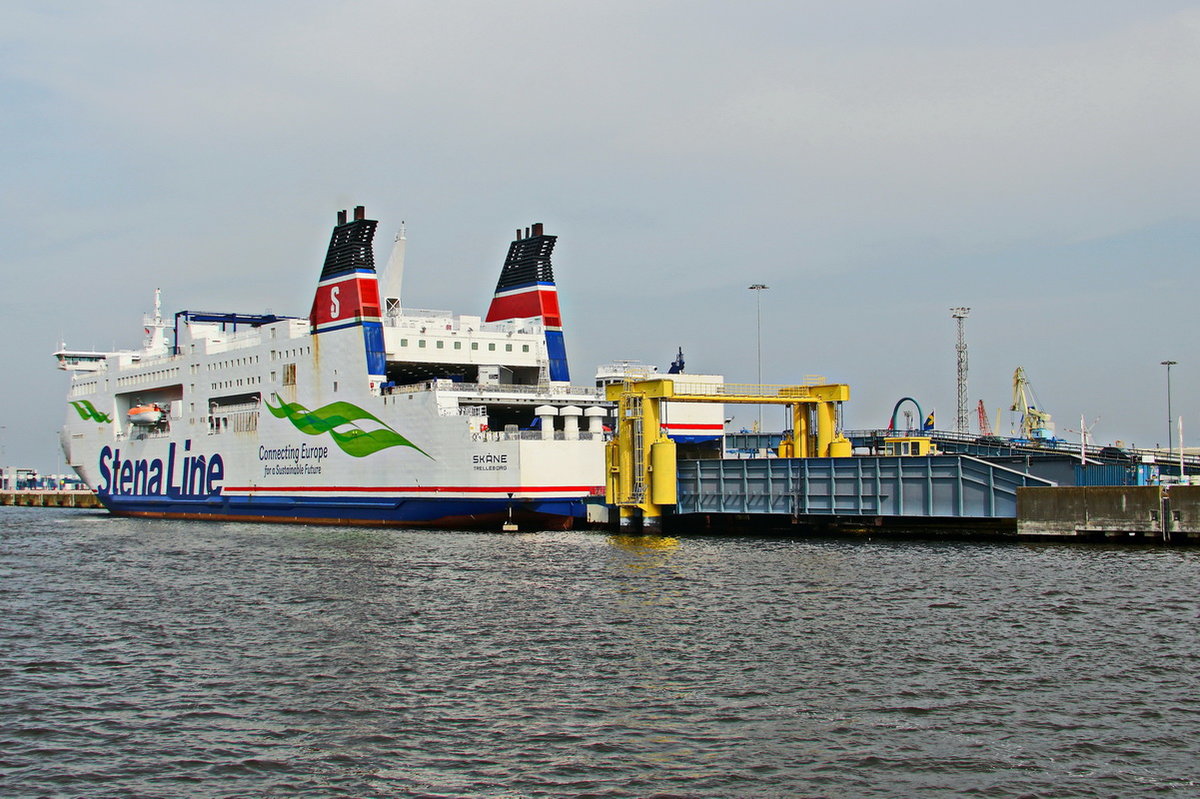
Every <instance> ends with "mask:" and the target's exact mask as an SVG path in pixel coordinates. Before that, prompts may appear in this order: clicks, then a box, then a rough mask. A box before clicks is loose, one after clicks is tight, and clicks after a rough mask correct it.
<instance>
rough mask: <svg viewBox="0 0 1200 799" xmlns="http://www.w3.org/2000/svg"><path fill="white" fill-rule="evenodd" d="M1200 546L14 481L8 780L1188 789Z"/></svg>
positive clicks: (77, 787) (476, 790) (3, 714)
mask: <svg viewBox="0 0 1200 799" xmlns="http://www.w3.org/2000/svg"><path fill="white" fill-rule="evenodd" d="M1198 588H1200V551H1196V550H1158V549H1139V548H1107V547H1097V546H1090V547H1083V546H1057V545H1055V546H1051V545H1038V546H1024V545H1015V544H954V543H918V542H884V541H881V542H865V541H864V542H855V541H830V540H803V539H762V538H732V539H719V538H703V537H696V538H687V537H683V538H677V539H664V540H657V541H656V540H653V539H641V538H623V537H618V536H609V535H604V534H602V533H541V532H530V533H518V534H499V533H494V534H476V533H447V532H407V531H376V530H359V529H341V528H333V529H331V528H315V527H285V526H270V525H237V524H202V523H164V522H147V521H124V520H114V519H110V518H108V517H107V516H104V515H102V514H98V513H94V512H85V511H69V510H33V509H26V508H0V794H2V795H3V796H6V797H19V796H29V797H40V796H47V797H103V796H119V797H179V796H186V797H233V796H236V797H268V796H271V797H274V796H279V797H285V796H286V797H296V796H312V797H326V796H356V797H358V796H361V797H377V796H378V797H384V796H388V797H390V796H429V797H432V796H447V797H463V796H484V797H535V796H536V797H541V796H553V797H567V796H572V797H574V796H602V797H650V796H659V797H666V796H680V797H731V796H754V797H761V796H766V797H771V796H778V797H805V796H811V797H876V796H880V797H882V796H888V797H892V796H897V797H899V796H903V797H911V796H918V795H920V796H923V797H959V796H986V797H1029V796H1057V797H1067V796H1097V797H1098V796H1104V797H1109V796H1134V795H1154V796H1197V795H1200V698H1198V696H1197V691H1198V690H1200V688H1198V686H1200V679H1198V678H1197V677H1198V671H1200V647H1198V645H1197V637H1198V633H1200V624H1198V621H1200V620H1198V612H1197V611H1198V598H1197V589H1198Z"/></svg>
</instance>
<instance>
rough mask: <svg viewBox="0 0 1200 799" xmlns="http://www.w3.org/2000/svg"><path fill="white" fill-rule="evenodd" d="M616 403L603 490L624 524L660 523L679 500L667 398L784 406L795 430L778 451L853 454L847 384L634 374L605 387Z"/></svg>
mask: <svg viewBox="0 0 1200 799" xmlns="http://www.w3.org/2000/svg"><path fill="white" fill-rule="evenodd" d="M606 391H607V396H608V399H609V400H610V401H615V402H616V403H617V431H616V435H614V436H613V440H612V441H611V442H609V444H608V448H607V449H606V452H605V466H606V474H607V477H606V485H605V487H606V496H607V501H608V504H610V505H614V506H616V508H617V511H618V514H619V523H620V526H621V527H622V528H630V527H637V526H640V527H642V529H644V530H647V531H654V530H657V529H660V527H661V524H662V518H663V515H664V513H665V512H666V511H667V509H668V507H670V506H675V505H677V503H678V493H677V489H678V485H679V477H678V464H679V461H678V458H677V450H676V445H675V441H674V440H672V439H671V438H670V436H668V435H667V434H666V432H664V430H663V427H664V424H663V423H664V420H663V404H664V402H670V403H690V402H702V403H722V404H730V403H733V404H756V405H784V406H787V407H788V408H790V414H789V418H790V419H791V421H792V427H791V430H790V431H789V433H788V434H787V435H785V436H784V437H783V440H782V442H781V443H780V445H779V452H780V454H781V455H783V456H786V457H792V456H795V457H801V458H808V457H849V456H850V454H851V446H850V441H849V440H848V439H846V438H845V437H844V436H842V435H841V434H840V433H839V432H838V417H839V409H840V407H841V403H843V402H845V401H846V400H848V399H850V387H849V386H847V385H844V384H823V385H822V384H813V385H794V386H764V385H742V384H728V383H696V384H689V383H688V382H687V379H686V376H682V377H681V378H680V379H671V378H653V379H629V380H626V381H624V382H622V383H617V384H613V385H610V386H608V388H607V389H606Z"/></svg>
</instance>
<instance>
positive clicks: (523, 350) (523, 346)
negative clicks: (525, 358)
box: [521, 344, 529, 352]
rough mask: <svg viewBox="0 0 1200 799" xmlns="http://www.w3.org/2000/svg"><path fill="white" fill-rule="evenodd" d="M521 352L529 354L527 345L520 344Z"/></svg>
mask: <svg viewBox="0 0 1200 799" xmlns="http://www.w3.org/2000/svg"><path fill="white" fill-rule="evenodd" d="M521 352H529V345H528V344H522V345H521Z"/></svg>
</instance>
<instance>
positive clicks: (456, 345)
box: [454, 341, 462, 350]
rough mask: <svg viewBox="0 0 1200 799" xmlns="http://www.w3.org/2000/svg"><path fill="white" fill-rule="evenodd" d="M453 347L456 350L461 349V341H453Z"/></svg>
mask: <svg viewBox="0 0 1200 799" xmlns="http://www.w3.org/2000/svg"><path fill="white" fill-rule="evenodd" d="M454 349H456V350H461V349H462V342H461V341H456V342H454Z"/></svg>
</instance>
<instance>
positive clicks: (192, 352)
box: [55, 206, 612, 529]
mask: <svg viewBox="0 0 1200 799" xmlns="http://www.w3.org/2000/svg"><path fill="white" fill-rule="evenodd" d="M377 225H378V222H377V221H376V220H373V219H367V218H366V213H365V210H364V208H363V207H362V206H359V207H357V208H355V209H354V211H353V217H352V218H349V214H348V212H347V211H340V212H339V213H338V216H337V223H336V224H335V226H334V228H333V232H332V235H331V238H330V242H329V248H328V251H327V253H326V256H325V261H324V264H323V266H322V268H321V270H320V273H319V275H318V276H317V281H316V287H315V292H314V296H313V302H312V306H311V308H310V310H309V313H308V315H307V316H279V315H275V314H261V313H260V314H254V313H240V312H210V311H190V310H183V311H178V312H177V313H175V314H174V316H173V317H170V318H166V317H164V316H163V314H162V307H161V296H160V295H159V293H158V292H157V291H156V293H155V309H154V313H153V315H152V316H148V317H147V318H146V319H145V323H144V327H145V331H146V338H145V340H144V341H143V343H142V347H141V349H137V350H120V351H111V352H105V351H94V350H71V349H67V348H66V346H65V345H64V346H63V347H62V348H61V349H60V350H59V351H58V352H56V353H55V357H56V358H57V360H58V366H59V368H60V369H63V370H65V371H67V372H69V373H70V376H71V381H70V388H69V393H68V398H67V408H66V422H65V423H64V425H63V428H62V431H61V434H60V438H61V443H62V449H63V452H64V454H65V456H66V460H67V463H68V464H70V466H71V468H73V469H74V470H75V471H76V473H78V474H79V476H80V477H81V478H82V479H83V480H84V481H85V482H86V483H87V484H88V485H89V486H91V487H92V488H93V489H94V490H95V491H96V493H97V496H98V497H99V499H100V501H101V503H102V504H103V505H104V506H105V507H106V508H107V509H108V510H109V511H110V512H111V513H113V514H116V515H120V516H144V517H155V518H172V519H212V520H238V521H263V522H297V523H314V524H345V525H385V526H414V527H437V528H482V529H496V528H504V529H513V528H514V527H515V526H519V525H526V526H536V527H537V528H539V529H568V528H571V527H575V526H582V525H587V524H589V523H602V522H603V521H604V520H605V517H606V507H605V506H604V504H603V503H604V482H605V475H604V446H605V440H606V438H609V437H611V432H610V431H611V424H612V420H611V413H612V411H611V404H610V403H608V402H606V401H605V399H604V395H603V390H602V388H598V387H597V386H595V385H592V386H575V385H572V384H571V379H570V370H569V367H568V359H567V353H566V347H565V342H564V337H563V328H562V319H561V314H560V311H559V303H558V294H557V288H556V286H555V282H554V274H553V267H552V264H551V254H552V252H553V249H554V245H555V242H556V237H555V236H551V235H547V234H546V233H545V232H544V229H543V225H542V224H540V223H539V224H534V225H532V226H530V227H527V228H525V229H524V231H522V230H517V234H516V238H515V239H514V240H513V241H512V243H511V244H510V245H509V249H508V255H507V257H506V259H505V261H504V264H503V266H502V268H501V271H500V277H499V281H498V282H497V284H496V288H495V291H494V293H493V296H492V299H491V303H490V306H489V307H488V309H487V312H486V313H485V314H482V315H469V314H454V313H451V312H449V311H434V310H419V309H412V308H406V307H404V306H403V305H402V303H401V292H400V286H401V282H402V281H401V279H402V275H403V268H404V247H405V242H406V237H405V235H404V231H403V229H401V231H400V233H399V234H398V235H397V236H396V239H395V242H394V245H393V249H392V252H391V256H390V257H389V259H388V262H387V263H386V264H385V265H384V267H383V269H382V270H381V271H379V272H377V270H376V268H375V256H374V244H373V241H374V236H375V231H376V227H377Z"/></svg>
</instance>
